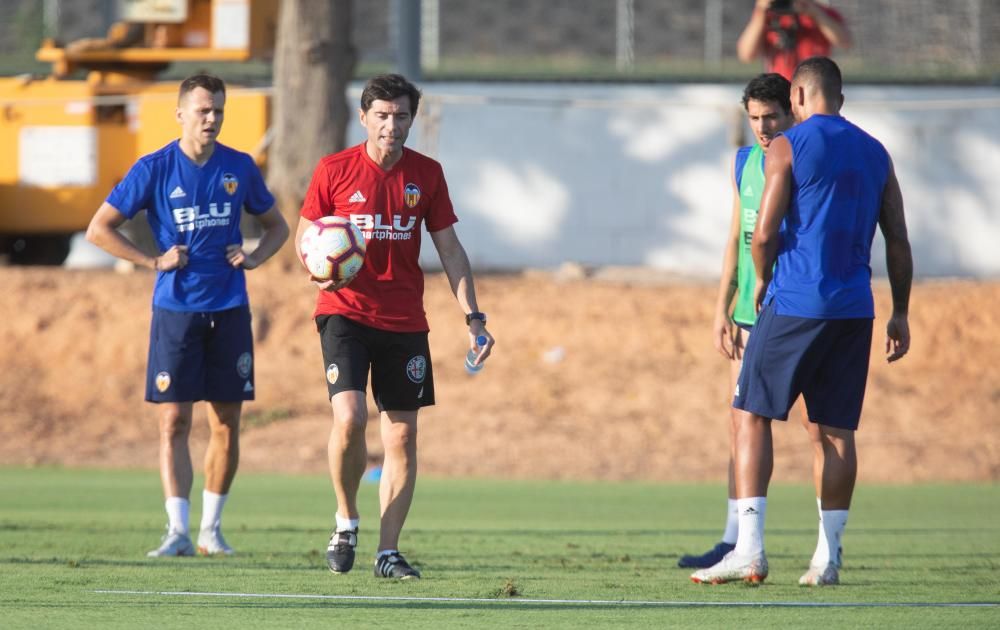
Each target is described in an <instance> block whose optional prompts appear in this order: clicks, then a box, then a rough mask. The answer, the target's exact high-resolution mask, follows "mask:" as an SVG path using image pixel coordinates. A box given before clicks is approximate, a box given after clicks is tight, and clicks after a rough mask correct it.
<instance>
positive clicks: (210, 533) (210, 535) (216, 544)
mask: <svg viewBox="0 0 1000 630" xmlns="http://www.w3.org/2000/svg"><path fill="white" fill-rule="evenodd" d="M198 553H199V554H201V555H203V556H231V555H233V553H234V552H233V548H232V547H230V546H229V545H227V544H226V539H225V538H223V537H222V530H221V529H220V528H218V527H213V528H211V529H203V530H201V532H200V533H199V534H198Z"/></svg>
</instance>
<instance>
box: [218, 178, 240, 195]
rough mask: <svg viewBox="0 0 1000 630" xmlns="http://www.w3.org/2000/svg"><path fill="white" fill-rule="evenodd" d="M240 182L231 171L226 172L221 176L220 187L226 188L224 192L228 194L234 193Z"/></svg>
mask: <svg viewBox="0 0 1000 630" xmlns="http://www.w3.org/2000/svg"><path fill="white" fill-rule="evenodd" d="M239 185H240V182H239V180H237V179H236V176H235V175H233V174H232V173H226V174H225V175H223V176H222V187H223V188H225V189H226V192H227V193H229V194H230V195H235V194H236V189H237V188H238V187H239Z"/></svg>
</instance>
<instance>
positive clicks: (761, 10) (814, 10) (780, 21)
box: [736, 0, 851, 81]
mask: <svg viewBox="0 0 1000 630" xmlns="http://www.w3.org/2000/svg"><path fill="white" fill-rule="evenodd" d="M833 46H836V47H838V48H850V47H851V34H850V31H848V30H847V26H846V24H845V23H844V18H843V16H841V15H840V13H838V12H837V11H836V10H835V9H832V8H830V7H826V6H821V5H819V4H817V3H816V1H815V0H756V5H755V6H754V9H753V13H752V14H751V16H750V21H749V22H747V25H746V27H744V29H743V33H741V34H740V38H739V40H737V42H736V55H737V56H738V57H739V59H740V61H742V62H744V63H749V62H751V61H753V60H754V59H756V58H758V57H761V56H763V57H764V62H765V63H764V66H765V72H777V73H778V74H780V75H782V76H783V77H785V78H786V79H788V80H789V81H791V79H792V73H794V72H795V67H796V66H798V65H799V62H801V61H803V60H805V59H808V58H809V57H817V56H820V57H829V56H830V49H831V48H832V47H833Z"/></svg>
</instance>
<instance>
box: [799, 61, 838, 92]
mask: <svg viewBox="0 0 1000 630" xmlns="http://www.w3.org/2000/svg"><path fill="white" fill-rule="evenodd" d="M792 82H795V83H803V84H813V85H815V86H816V87H817V88H819V90H820V92H822V93H823V96H824V97H826V99H827V100H828V101H835V100H837V99H839V98H840V96H841V93H842V92H843V90H844V80H843V78H842V77H841V75H840V67H839V66H837V64H836V62H834V60H833V59H830V58H829V57H809V58H808V59H806V60H805V61H803V62H802V63H800V64H799V65H798V67H797V68H795V74H793V75H792Z"/></svg>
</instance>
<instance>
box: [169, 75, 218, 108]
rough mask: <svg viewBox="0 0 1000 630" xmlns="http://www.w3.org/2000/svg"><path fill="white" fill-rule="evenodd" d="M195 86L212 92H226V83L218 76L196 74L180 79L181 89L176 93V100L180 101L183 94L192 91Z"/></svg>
mask: <svg viewBox="0 0 1000 630" xmlns="http://www.w3.org/2000/svg"><path fill="white" fill-rule="evenodd" d="M195 88H205V89H206V90H208V91H209V92H211V93H212V94H215V93H216V92H222V94H223V95H225V94H226V84H225V82H224V81H223V80H222V79H220V78H219V77H215V76H212V75H210V74H196V75H193V76H190V77H188V78H186V79H184V80H183V81H181V89H180V92H178V94H177V102H178V103H180V102H181V100H182V99H183V98H184V95H185V94H187V93H188V92H193V91H194V90H195Z"/></svg>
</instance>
